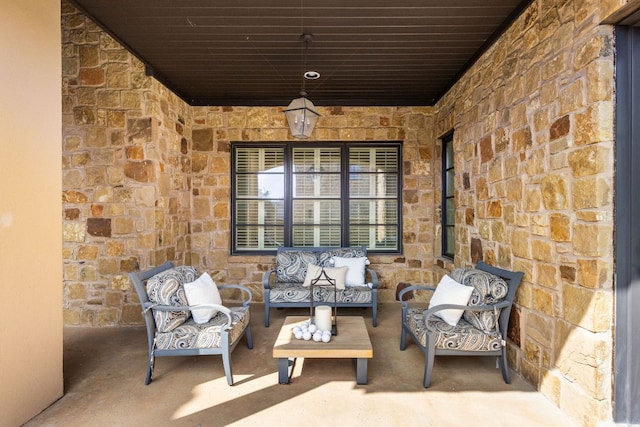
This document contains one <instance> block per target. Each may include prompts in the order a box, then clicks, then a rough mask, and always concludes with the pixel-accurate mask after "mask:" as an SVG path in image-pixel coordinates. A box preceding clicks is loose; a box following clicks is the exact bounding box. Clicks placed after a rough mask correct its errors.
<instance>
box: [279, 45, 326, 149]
mask: <svg viewBox="0 0 640 427" xmlns="http://www.w3.org/2000/svg"><path fill="white" fill-rule="evenodd" d="M301 39H302V42H303V43H304V54H303V64H304V65H305V66H306V62H307V49H308V47H309V43H311V40H313V36H312V35H311V34H302V36H301ZM307 74H309V75H313V76H314V77H312V78H317V77H319V76H320V75H319V74H318V73H316V72H307V73H305V76H304V77H303V79H302V89H301V90H300V98H296V99H294V100H293V101H291V103H290V104H289V106H288V107H287V108H286V109H285V110H284V115H285V117H286V118H287V122H288V123H289V130H290V131H291V136H293V137H294V138H301V139H306V138H309V137H311V133H312V132H313V128H314V126H315V125H316V122H317V121H318V118H319V117H320V114H319V113H318V112H317V111H316V109H315V108H316V107H315V106H314V105H313V102H311V101H310V100H309V99H308V98H307V92H306V91H305V79H306V78H307V77H306V75H307Z"/></svg>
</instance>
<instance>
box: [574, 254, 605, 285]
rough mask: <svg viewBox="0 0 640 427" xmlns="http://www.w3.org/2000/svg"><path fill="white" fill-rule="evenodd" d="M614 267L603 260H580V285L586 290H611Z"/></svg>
mask: <svg viewBox="0 0 640 427" xmlns="http://www.w3.org/2000/svg"><path fill="white" fill-rule="evenodd" d="M612 269H613V267H612V266H611V265H610V262H608V261H605V260H603V259H579V260H578V277H577V278H578V283H579V284H580V285H581V286H584V287H586V288H592V289H596V288H607V289H610V288H611V284H612V278H611V277H610V276H611V274H612Z"/></svg>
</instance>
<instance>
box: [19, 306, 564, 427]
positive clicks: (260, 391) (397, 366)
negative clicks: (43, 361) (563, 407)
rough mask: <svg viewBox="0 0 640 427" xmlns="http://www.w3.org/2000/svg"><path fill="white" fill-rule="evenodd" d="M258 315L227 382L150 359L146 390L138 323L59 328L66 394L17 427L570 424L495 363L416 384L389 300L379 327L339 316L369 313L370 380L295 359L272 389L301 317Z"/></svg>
mask: <svg viewBox="0 0 640 427" xmlns="http://www.w3.org/2000/svg"><path fill="white" fill-rule="evenodd" d="M263 311H264V306H263V305H262V304H259V303H255V304H253V305H252V311H251V314H252V321H251V327H252V333H253V340H254V348H253V350H249V349H248V348H247V346H246V341H245V340H244V339H243V340H242V342H240V344H238V347H236V349H235V351H234V352H233V353H232V356H231V360H232V367H233V374H234V380H235V385H234V386H232V387H229V386H228V385H227V383H226V379H225V376H224V371H223V368H222V359H221V358H220V356H198V357H162V358H158V359H156V367H155V373H154V380H153V382H152V383H151V384H150V385H148V386H145V385H144V376H145V370H146V353H147V352H146V333H145V330H144V328H142V327H130V328H125V327H122V328H79V327H67V328H65V331H64V378H65V379H64V383H65V394H64V396H63V397H62V398H61V399H59V400H58V401H57V402H55V403H54V404H53V405H51V406H50V407H49V408H47V409H46V410H45V411H43V412H42V413H41V414H39V415H38V416H36V417H35V418H33V419H32V420H31V421H29V422H28V423H26V424H25V426H28V427H34V426H65V427H66V426H201V427H209V426H272V425H273V426H276V425H277V426H305V427H313V426H323V427H327V426H369V427H370V426H418V425H419V426H486V425H492V426H518V427H527V426H532V427H533V426H536V427H538V426H548V427H553V426H562V427H567V426H574V425H576V424H575V423H574V422H572V421H571V420H570V419H569V418H568V417H567V416H566V415H564V414H563V413H562V412H560V410H558V409H557V408H556V407H555V406H554V405H553V404H552V403H551V402H549V401H548V400H547V399H545V397H544V396H542V394H540V393H538V392H536V391H535V390H534V389H533V388H532V387H531V386H530V385H528V384H527V383H526V382H525V381H524V380H523V379H522V378H520V377H519V376H518V375H517V374H516V373H512V383H511V384H510V385H509V384H505V383H504V382H503V380H502V376H501V374H500V370H499V369H496V365H495V358H493V357H437V358H436V361H435V366H434V372H433V378H432V383H431V387H430V388H428V389H424V388H423V387H422V375H423V370H424V356H423V353H422V351H421V350H420V349H419V348H418V347H417V346H416V345H414V344H413V342H412V341H411V340H409V345H408V346H407V349H406V350H405V351H400V349H399V336H400V306H399V305H398V304H393V303H385V304H380V306H379V318H378V327H377V328H374V327H373V326H372V325H371V310H361V309H348V310H347V309H344V310H339V311H338V315H339V316H341V315H362V316H364V318H365V322H366V324H367V329H368V331H369V335H370V337H371V342H372V344H373V351H374V357H373V359H372V360H370V361H369V375H368V377H369V383H368V384H367V385H357V384H356V379H355V365H354V363H353V362H352V361H351V360H342V359H307V360H301V361H298V363H297V364H296V368H295V369H294V372H293V376H292V380H291V383H290V384H288V385H280V384H278V373H277V361H276V359H273V357H272V355H271V351H272V346H273V343H274V341H275V338H276V336H277V334H278V331H279V328H280V326H281V325H282V323H283V321H284V318H285V317H286V316H287V315H304V314H306V313H308V311H307V310H303V309H299V310H298V309H289V310H272V313H271V326H270V327H269V328H265V327H264V323H263V319H264V315H263ZM338 322H339V318H338ZM338 325H339V323H338ZM318 345H322V344H320V343H319V344H318Z"/></svg>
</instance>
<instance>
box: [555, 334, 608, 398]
mask: <svg viewBox="0 0 640 427" xmlns="http://www.w3.org/2000/svg"><path fill="white" fill-rule="evenodd" d="M555 336H556V338H555V343H554V345H555V347H556V349H558V351H557V352H556V355H557V356H556V366H557V369H558V370H559V371H560V372H561V373H562V375H563V377H565V378H566V379H567V380H568V381H571V382H573V383H574V384H576V385H578V386H579V387H580V388H581V389H582V390H583V392H587V394H588V395H589V396H591V397H592V398H595V399H604V398H606V397H607V396H608V395H609V393H611V369H610V366H611V363H612V359H611V357H612V356H611V355H612V349H611V345H612V341H611V334H610V333H608V332H602V333H592V332H590V331H588V330H586V329H584V328H581V327H576V326H575V325H572V324H570V323H567V322H559V323H558V327H557V328H556V334H555Z"/></svg>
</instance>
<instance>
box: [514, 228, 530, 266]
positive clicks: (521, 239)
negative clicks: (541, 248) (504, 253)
mask: <svg viewBox="0 0 640 427" xmlns="http://www.w3.org/2000/svg"><path fill="white" fill-rule="evenodd" d="M530 241H531V234H530V233H529V231H527V230H522V229H518V230H514V232H513V233H512V234H511V247H512V250H513V254H514V255H515V256H517V257H521V258H525V259H530V258H531V248H530V245H529V242H530Z"/></svg>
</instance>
